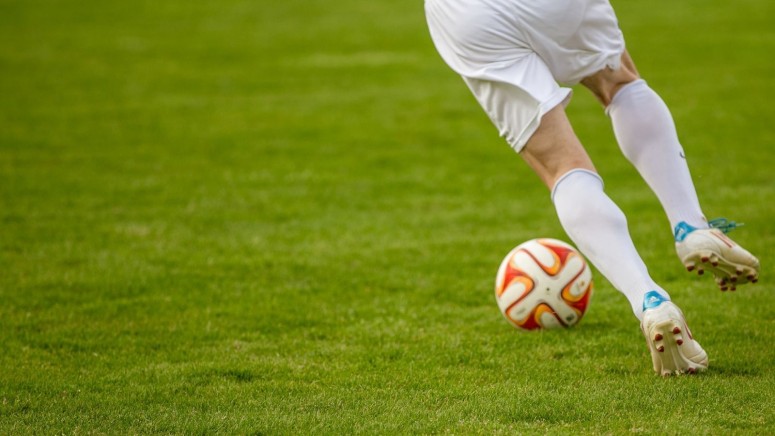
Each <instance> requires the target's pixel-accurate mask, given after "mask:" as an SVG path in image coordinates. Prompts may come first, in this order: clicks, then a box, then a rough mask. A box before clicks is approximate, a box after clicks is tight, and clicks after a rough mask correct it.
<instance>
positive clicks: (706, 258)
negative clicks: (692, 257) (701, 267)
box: [700, 256, 710, 263]
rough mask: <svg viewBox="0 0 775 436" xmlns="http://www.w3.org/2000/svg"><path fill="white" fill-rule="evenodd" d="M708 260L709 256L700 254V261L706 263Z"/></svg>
mask: <svg viewBox="0 0 775 436" xmlns="http://www.w3.org/2000/svg"><path fill="white" fill-rule="evenodd" d="M709 260H710V258H709V257H708V256H702V257H701V258H700V261H701V262H702V263H708V261H709Z"/></svg>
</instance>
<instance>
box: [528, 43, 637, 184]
mask: <svg viewBox="0 0 775 436" xmlns="http://www.w3.org/2000/svg"><path fill="white" fill-rule="evenodd" d="M639 77H640V76H639V75H638V71H637V70H636V69H635V64H634V63H633V61H632V58H630V55H629V54H628V53H627V52H626V51H625V52H624V53H622V67H621V68H620V69H618V70H611V69H608V68H606V69H604V70H601V71H598V72H597V73H595V74H593V75H591V76H589V77H587V78H585V79H584V80H582V81H581V84H582V85H584V86H585V87H587V88H588V89H589V90H590V91H592V93H593V94H594V95H595V97H597V99H598V100H599V101H600V102H601V103H602V104H603V106H608V105H609V104H610V103H611V100H612V99H613V98H614V95H616V92H617V91H619V89H621V88H622V86H624V85H626V84H628V83H630V82H633V81H635V80H637V79H638V78H639ZM520 154H521V155H522V158H523V159H524V160H525V162H527V164H528V165H529V166H530V167H531V168H532V169H533V171H535V172H536V174H538V177H540V178H541V180H542V181H543V182H544V184H545V185H546V186H547V187H548V188H549V190H551V189H552V188H553V187H554V185H555V183H556V182H557V179H559V178H560V177H561V176H562V175H563V174H565V173H567V172H568V171H570V170H572V169H574V168H581V169H586V170H590V171H593V172H597V171H596V170H595V167H594V165H593V164H592V160H591V159H590V158H589V155H588V154H587V151H586V150H584V146H583V145H581V141H579V139H578V137H577V136H576V133H575V132H574V131H573V127H571V124H570V121H569V120H568V117H567V116H566V115H565V108H564V107H563V106H562V105H558V106H556V107H555V108H554V109H552V110H550V111H549V112H547V113H546V114H544V116H543V118H541V125H540V126H539V127H538V129H537V130H536V132H535V133H534V134H533V136H532V137H531V138H530V139H529V140H528V141H527V144H526V145H525V148H523V149H522V152H521V153H520Z"/></svg>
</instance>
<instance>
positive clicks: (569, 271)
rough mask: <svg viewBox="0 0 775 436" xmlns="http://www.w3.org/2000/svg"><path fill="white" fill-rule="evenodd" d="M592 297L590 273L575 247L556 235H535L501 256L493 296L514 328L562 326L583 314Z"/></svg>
mask: <svg viewBox="0 0 775 436" xmlns="http://www.w3.org/2000/svg"><path fill="white" fill-rule="evenodd" d="M591 296H592V271H591V270H590V268H589V266H588V265H587V262H586V260H584V257H583V256H582V255H581V253H579V252H578V251H577V250H576V249H575V248H573V246H571V245H569V244H566V243H565V242H562V241H558V240H556V239H533V240H530V241H527V242H525V243H523V244H520V245H519V246H517V247H516V248H514V249H513V250H511V252H510V253H509V254H508V255H507V256H506V258H504V259H503V262H501V265H500V268H499V269H498V276H497V277H496V279H495V299H496V300H497V301H498V307H499V308H500V310H501V313H502V314H503V316H505V317H506V319H507V320H508V321H509V322H510V323H511V324H512V325H513V326H514V327H517V328H518V329H521V330H537V329H552V328H565V327H570V326H572V325H575V324H576V323H578V322H579V320H581V317H582V316H584V313H585V312H586V311H587V306H588V305H589V299H590V297H591Z"/></svg>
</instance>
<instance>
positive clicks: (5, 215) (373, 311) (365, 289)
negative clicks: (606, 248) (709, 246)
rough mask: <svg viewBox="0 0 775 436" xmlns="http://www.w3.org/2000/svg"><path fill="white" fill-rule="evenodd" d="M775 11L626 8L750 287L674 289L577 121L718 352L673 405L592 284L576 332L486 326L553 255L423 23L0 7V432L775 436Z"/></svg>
mask: <svg viewBox="0 0 775 436" xmlns="http://www.w3.org/2000/svg"><path fill="white" fill-rule="evenodd" d="M774 5H775V4H774V3H773V2H771V1H770V0H739V1H735V2H732V3H730V2H722V1H718V0H711V1H699V0H691V1H687V2H681V3H675V2H670V1H667V0H657V1H653V2H644V3H642V4H640V3H637V2H618V3H617V4H616V6H617V8H618V9H617V11H618V14H619V18H620V20H621V23H622V27H623V29H624V31H625V34H626V36H627V38H628V47H629V49H630V51H631V53H632V54H633V56H634V57H635V59H636V61H637V62H638V65H639V69H640V71H641V73H642V74H643V75H644V76H645V77H646V78H647V79H648V80H649V82H650V83H651V85H652V86H653V87H654V88H656V89H657V90H659V92H660V93H661V94H662V96H663V97H664V98H665V100H666V101H667V102H668V103H669V104H670V105H671V108H672V111H673V113H674V115H675V118H676V122H677V124H678V126H679V131H680V135H681V137H682V140H683V143H684V147H685V149H686V151H687V154H688V155H689V159H690V163H691V165H692V170H693V174H694V176H695V179H696V180H695V181H696V185H697V188H698V191H699V194H700V197H701V199H702V201H703V205H704V209H705V212H706V213H708V215H709V216H728V217H730V218H734V219H736V220H739V221H743V222H745V223H746V227H744V228H743V229H742V230H740V231H738V232H737V233H736V234H735V238H736V239H737V240H738V241H740V242H741V243H742V244H744V245H745V246H746V247H748V248H749V249H751V250H752V251H753V252H755V253H756V254H757V255H759V257H760V259H761V261H762V265H763V270H762V280H761V282H760V283H759V284H758V285H756V286H749V287H747V288H745V289H740V290H739V291H738V292H736V293H734V294H732V293H727V294H724V293H720V292H718V291H716V290H715V286H714V285H713V283H712V280H710V279H709V278H697V277H693V276H691V275H688V274H685V273H684V272H683V271H682V269H681V267H680V264H679V263H678V261H677V260H676V258H675V256H674V254H673V248H672V244H671V238H670V232H669V228H668V225H667V222H666V220H665V218H664V215H663V212H662V211H661V210H660V209H659V205H658V204H657V202H656V200H655V199H654V198H653V195H652V194H651V193H650V192H649V191H648V190H647V188H646V187H645V185H644V184H643V183H642V181H640V180H639V179H638V178H637V176H636V175H635V172H634V170H633V169H632V168H631V167H630V166H629V164H628V163H627V162H626V161H624V159H623V158H622V157H621V155H620V154H619V152H618V149H617V147H616V145H615V143H614V140H613V136H612V134H611V133H610V127H609V126H608V120H607V119H606V118H605V116H604V115H603V113H602V110H601V109H600V108H599V107H598V106H597V104H596V103H595V102H594V101H593V99H592V98H591V97H590V96H589V95H588V93H587V92H585V91H584V90H582V89H578V90H577V92H576V95H575V97H574V101H573V103H572V105H571V107H570V108H569V113H570V116H571V118H572V119H573V120H574V122H575V123H576V124H575V126H576V129H577V132H578V134H579V136H580V137H581V138H582V140H583V141H584V142H585V144H587V146H588V148H589V151H590V153H591V154H592V156H593V158H594V159H595V161H596V163H597V166H598V167H599V169H600V171H601V173H602V175H603V176H604V177H605V179H606V182H607V190H608V192H609V193H610V195H611V196H612V197H613V198H614V199H615V200H616V201H617V202H618V203H619V204H620V205H621V207H622V208H623V209H624V210H625V212H626V213H627V214H628V216H629V219H630V227H631V231H632V233H633V237H634V239H635V241H636V244H637V245H638V247H639V248H640V249H641V251H642V255H643V257H644V259H645V260H646V262H647V263H648V264H649V266H650V269H651V272H652V274H653V276H654V277H655V278H656V279H657V280H658V281H659V282H660V283H662V284H663V285H664V286H665V287H666V288H668V289H669V290H670V291H671V294H672V296H673V298H674V300H676V301H677V302H678V303H679V304H681V306H682V307H683V308H684V311H685V313H686V314H687V317H688V318H689V321H690V323H691V325H692V328H693V330H694V333H695V335H696V337H697V338H698V339H699V340H700V341H701V343H702V344H703V346H704V347H705V349H706V350H707V351H708V353H709V355H710V357H711V368H710V370H709V371H708V372H707V373H705V374H703V375H700V376H696V377H685V378H672V379H662V378H659V377H656V376H654V375H653V374H652V371H651V368H650V357H649V355H648V350H647V348H646V345H645V343H644V341H643V339H642V337H641V334H640V332H639V330H638V325H637V322H636V321H635V319H634V318H633V317H632V314H631V313H630V311H629V306H628V304H627V302H626V300H625V299H624V297H622V296H621V295H619V294H618V293H617V292H616V291H615V290H614V289H613V288H612V287H611V286H610V284H609V283H608V282H606V281H605V280H604V279H603V278H602V277H600V276H599V275H597V276H596V293H595V295H594V298H593V301H592V304H591V308H590V310H589V312H588V313H587V316H586V317H585V318H584V320H583V321H582V323H581V325H580V326H579V327H578V328H576V329H572V330H570V331H564V332H551V333H543V334H520V333H518V332H516V331H514V330H513V329H512V328H511V327H509V326H508V325H507V323H506V322H505V321H504V320H503V319H502V317H501V315H500V314H499V313H498V310H497V307H496V305H495V301H494V297H493V295H492V286H493V281H494V276H495V272H496V269H497V266H498V264H499V262H500V260H501V258H502V256H504V255H505V254H506V253H507V252H508V250H509V249H510V248H511V247H513V246H514V245H516V244H517V243H519V242H521V241H524V240H526V239H530V238H533V237H537V236H548V237H557V238H561V239H567V237H566V236H565V235H564V233H563V232H562V229H561V227H560V226H559V223H558V221H557V219H556V217H555V214H554V210H553V208H552V206H551V203H550V201H549V198H548V193H547V192H546V190H545V189H544V188H543V187H542V186H541V184H540V183H539V181H538V179H537V177H536V176H534V175H533V174H531V173H530V171H529V170H528V169H527V167H526V166H525V165H524V164H523V163H522V162H521V161H520V159H519V158H518V157H517V156H516V155H514V154H513V152H512V151H511V150H510V149H509V148H508V147H507V146H506V145H505V143H504V142H502V140H501V139H500V138H498V136H497V133H496V131H495V129H494V128H493V127H492V126H491V125H490V123H489V121H488V120H487V118H486V116H485V115H484V114H483V112H482V111H481V110H480V109H479V107H478V106H477V105H476V103H475V101H474V100H473V98H472V97H471V96H470V95H469V94H468V91H467V90H466V89H465V86H464V85H463V84H462V82H461V81H460V79H459V78H458V77H456V76H455V75H454V74H453V73H452V72H451V71H449V70H448V69H447V68H446V67H445V66H444V65H443V63H442V61H441V60H440V58H439V57H438V55H437V54H436V53H435V50H434V48H433V47H432V45H431V43H430V40H429V37H428V35H427V31H426V28H425V23H424V17H423V12H422V4H421V2H418V1H414V0H413V1H409V0H393V1H384V2H366V1H355V0H340V1H337V2H323V1H298V0H283V1H278V2H251V1H245V0H219V1H214V0H201V1H195V2H182V1H173V0H170V1H166V2H151V1H139V2H110V1H108V2H105V1H103V2H97V1H91V0H84V1H81V2H64V1H54V0H50V1H41V0H24V1H21V0H3V1H0V41H2V43H0V368H2V370H0V434H33V433H34V434H39V433H43V434H59V433H66V434H76V433H78V434H80V433H109V434H127V433H229V434H233V433H239V434H321V433H322V434H352V433H383V434H407V433H456V434H468V433H481V434H498V433H500V434H514V433H553V434H576V433H628V432H634V433H652V434H663V433H670V434H691V433H701V434H730V433H733V434H734V433H737V434H749V433H750V434H772V433H774V432H775V421H774V420H773V415H775V406H774V405H775V394H774V393H773V392H775V374H773V362H775V351H774V350H773V348H772V343H773V341H775V293H774V292H773V291H775V285H773V282H772V277H773V276H774V275H775V268H773V263H774V262H775V251H774V250H773V248H772V247H773V246H774V245H775V221H774V220H773V216H774V215H775V206H774V205H775V183H773V176H772V171H773V168H775V152H773V148H772V147H773V144H775V129H773V123H772V120H773V119H775V107H774V106H773V105H772V103H771V102H772V100H773V99H775V91H773V88H772V83H771V78H772V76H773V74H775V62H773V60H772V53H773V52H774V51H775V30H773V27H772V20H771V17H772V16H773V15H774V14H775V6H774Z"/></svg>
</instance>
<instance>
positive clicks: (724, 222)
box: [673, 218, 744, 242]
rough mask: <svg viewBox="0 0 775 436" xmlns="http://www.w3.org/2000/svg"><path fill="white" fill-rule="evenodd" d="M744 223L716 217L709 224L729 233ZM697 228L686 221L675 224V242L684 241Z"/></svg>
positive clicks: (713, 227)
mask: <svg viewBox="0 0 775 436" xmlns="http://www.w3.org/2000/svg"><path fill="white" fill-rule="evenodd" d="M743 225H744V224H743V223H737V222H735V221H730V220H728V219H726V218H716V219H712V220H710V221H708V226H709V227H710V228H712V229H718V230H721V231H722V232H724V233H729V232H731V231H732V230H734V229H736V228H738V227H742V226H743ZM695 230H697V227H693V226H691V225H689V224H688V223H687V222H686V221H681V222H680V223H678V225H676V226H675V233H674V235H673V236H674V237H675V242H683V240H684V239H686V237H687V236H688V235H689V233H691V232H693V231H695Z"/></svg>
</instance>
